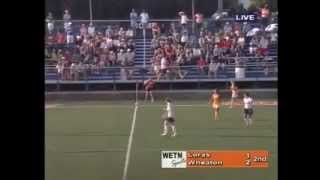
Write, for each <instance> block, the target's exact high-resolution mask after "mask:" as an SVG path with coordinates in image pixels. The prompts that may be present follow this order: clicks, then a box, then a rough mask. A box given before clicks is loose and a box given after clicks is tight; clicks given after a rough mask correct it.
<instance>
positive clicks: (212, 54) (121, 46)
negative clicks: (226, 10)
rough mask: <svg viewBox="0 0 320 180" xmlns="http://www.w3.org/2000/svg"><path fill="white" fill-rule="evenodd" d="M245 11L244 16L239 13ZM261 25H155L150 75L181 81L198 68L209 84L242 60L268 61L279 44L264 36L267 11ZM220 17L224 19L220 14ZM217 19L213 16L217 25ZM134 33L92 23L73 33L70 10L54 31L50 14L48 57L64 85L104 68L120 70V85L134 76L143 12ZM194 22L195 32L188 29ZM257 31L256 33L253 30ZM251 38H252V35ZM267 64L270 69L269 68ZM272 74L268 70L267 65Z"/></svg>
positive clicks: (184, 19)
mask: <svg viewBox="0 0 320 180" xmlns="http://www.w3.org/2000/svg"><path fill="white" fill-rule="evenodd" d="M241 11H245V10H241ZM258 12H259V13H258V14H259V18H260V21H259V23H260V25H261V26H259V27H258V28H257V27H252V25H251V24H250V23H247V22H243V23H242V22H234V21H229V22H223V23H221V22H219V25H218V26H215V28H208V25H204V24H205V23H204V16H203V14H201V13H200V12H197V13H196V14H195V16H194V17H191V18H188V15H187V13H185V12H182V11H180V12H178V16H179V17H180V21H179V22H178V24H176V23H171V24H170V26H168V27H166V28H163V27H164V26H163V25H162V24H158V23H155V22H153V23H152V24H151V31H152V40H151V48H152V50H153V56H152V58H151V69H150V70H151V72H153V73H154V74H155V75H156V77H157V79H161V78H166V79H167V78H180V79H183V78H184V77H185V76H186V75H187V74H188V72H189V70H188V66H189V65H190V66H196V67H197V69H198V71H199V73H200V74H203V75H208V77H209V78H212V77H217V74H218V71H222V72H223V71H225V67H226V66H227V65H228V64H235V65H236V66H237V65H239V66H240V65H243V64H244V61H246V59H243V58H238V57H244V56H246V57H247V56H251V57H261V58H259V59H262V60H265V59H267V60H266V61H270V58H266V57H267V56H268V54H269V47H270V44H272V43H276V42H277V33H276V32H274V31H265V28H266V27H267V26H268V24H269V23H270V19H271V18H270V17H271V16H270V15H271V14H270V10H269V9H268V6H267V5H264V6H263V7H261V8H260V9H259V10H258ZM221 14H222V15H225V14H223V13H221ZM218 16H219V15H217V13H215V14H214V15H213V16H212V20H213V22H215V23H216V22H218ZM129 18H130V27H128V29H125V27H120V26H119V25H109V26H108V27H107V28H106V29H103V30H101V29H98V28H96V27H95V24H93V23H92V22H91V23H89V24H81V26H80V27H77V28H75V27H73V24H72V19H71V15H70V13H69V11H68V10H65V12H64V14H63V29H59V28H56V27H55V23H54V18H53V15H52V13H49V14H48V16H47V18H46V22H47V33H46V49H45V55H46V58H47V60H48V63H49V64H50V63H51V64H53V65H55V66H56V69H57V72H58V74H59V76H60V77H61V79H65V80H77V79H83V78H85V76H87V75H90V74H101V73H103V72H106V71H107V70H106V69H105V67H114V66H120V67H122V68H121V70H120V76H121V79H124V80H125V79H130V78H131V75H132V73H133V70H132V69H133V68H132V66H134V56H135V53H134V52H135V51H134V48H135V45H134V41H133V37H134V35H135V34H136V29H137V28H138V25H139V23H138V22H140V23H141V24H140V25H141V26H142V28H146V26H147V24H148V22H149V14H148V13H147V12H146V11H144V10H142V12H141V13H140V15H139V16H138V13H137V12H136V11H135V10H134V9H132V11H131V13H130V15H129ZM192 19H194V22H195V27H194V32H191V30H190V28H188V25H190V23H191V22H190V21H191V20H192ZM255 28H257V29H258V30H255ZM249 34H250V35H249ZM265 64H266V63H265ZM265 67H266V68H265V72H266V74H267V73H268V68H269V66H267V65H265Z"/></svg>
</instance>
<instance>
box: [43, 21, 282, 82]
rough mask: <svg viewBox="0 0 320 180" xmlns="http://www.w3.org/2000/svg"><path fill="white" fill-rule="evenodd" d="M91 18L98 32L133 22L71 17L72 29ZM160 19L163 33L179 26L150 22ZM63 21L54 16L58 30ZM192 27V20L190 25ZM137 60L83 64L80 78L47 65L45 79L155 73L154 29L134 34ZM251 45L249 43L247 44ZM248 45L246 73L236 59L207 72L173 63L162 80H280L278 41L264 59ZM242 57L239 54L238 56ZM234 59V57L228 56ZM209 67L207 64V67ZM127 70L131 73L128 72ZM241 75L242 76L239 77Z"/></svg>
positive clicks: (209, 23)
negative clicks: (63, 75)
mask: <svg viewBox="0 0 320 180" xmlns="http://www.w3.org/2000/svg"><path fill="white" fill-rule="evenodd" d="M224 21H232V18H231V19H230V18H226V19H223V20H221V22H224ZM90 22H93V24H94V26H95V28H96V32H102V33H104V31H105V29H106V28H108V26H110V25H114V26H118V27H125V28H128V27H129V26H130V20H93V21H90V20H72V29H73V33H74V34H77V33H79V29H80V26H81V24H86V25H88V24H89V23H90ZM152 22H157V23H159V24H160V28H161V29H163V30H164V33H165V31H166V30H167V29H169V27H170V26H172V25H173V24H174V25H175V26H176V27H177V28H178V30H179V19H151V20H150V23H152ZM63 23H64V22H63V21H62V20H55V21H54V24H55V32H57V31H60V32H63V31H64V24H63ZM204 26H205V28H207V29H209V30H210V29H215V27H216V26H219V24H218V25H217V24H216V23H215V22H213V21H212V20H211V19H206V20H205V23H204ZM258 26H259V23H251V27H258ZM149 27H150V26H149ZM188 28H191V23H189V27H188ZM134 41H135V44H136V45H135V54H136V55H135V64H134V66H133V67H105V68H101V69H92V68H82V70H79V71H78V72H79V74H80V77H79V78H77V79H73V80H71V79H70V78H68V80H63V79H61V78H59V77H58V73H57V69H56V68H55V66H51V65H46V67H45V77H46V83H49V84H50V83H59V82H65V83H72V82H86V83H100V82H101V83H103V82H122V81H125V82H130V81H136V80H144V79H146V78H148V77H150V76H155V74H154V72H153V70H152V67H151V61H150V58H151V56H152V54H153V53H152V50H151V47H150V46H151V45H150V42H151V31H148V32H147V34H146V36H142V31H137V33H136V35H135V37H134ZM65 47H66V48H72V45H71V46H70V45H66V46H65ZM246 47H248V44H247V45H246ZM247 54H248V48H247V50H246V54H245V57H240V59H245V64H244V65H242V66H241V68H242V69H241V71H243V72H242V74H243V75H237V72H236V69H238V70H239V67H238V66H237V65H236V64H235V63H229V64H227V65H225V66H224V67H222V66H220V68H218V70H217V73H216V75H215V76H214V75H212V76H208V72H207V70H206V71H205V72H201V71H200V70H199V67H197V66H196V65H192V66H179V67H170V68H169V70H170V69H171V71H169V72H170V73H168V75H167V76H166V77H162V79H161V81H170V80H175V81H199V80H206V81H208V80H209V81H210V80H212V81H219V80H225V79H238V80H241V79H243V80H250V79H251V80H277V61H278V57H277V45H276V44H273V45H271V47H270V49H269V57H270V58H271V60H269V61H267V62H266V61H263V60H262V59H263V58H258V57H249V56H248V55H247ZM238 58H239V57H238ZM229 59H232V58H229ZM206 68H208V67H206ZM65 71H66V72H68V73H71V71H72V70H71V69H69V70H68V69H66V68H65ZM180 71H183V72H187V74H186V75H185V76H184V77H183V78H181V77H180V76H179V75H178V74H179V72H180ZM128 72H130V74H129V75H128ZM237 76H240V77H237Z"/></svg>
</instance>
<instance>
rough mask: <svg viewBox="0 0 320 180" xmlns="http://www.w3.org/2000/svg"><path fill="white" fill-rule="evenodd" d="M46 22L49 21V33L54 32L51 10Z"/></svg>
mask: <svg viewBox="0 0 320 180" xmlns="http://www.w3.org/2000/svg"><path fill="white" fill-rule="evenodd" d="M46 22H47V23H48V24H47V27H48V31H49V33H51V32H53V29H54V23H53V16H52V13H51V12H49V13H48V16H47V18H46Z"/></svg>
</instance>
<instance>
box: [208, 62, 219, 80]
mask: <svg viewBox="0 0 320 180" xmlns="http://www.w3.org/2000/svg"><path fill="white" fill-rule="evenodd" d="M217 71H218V64H217V63H214V62H213V60H211V61H210V64H209V70H208V78H212V75H213V78H216V77H217Z"/></svg>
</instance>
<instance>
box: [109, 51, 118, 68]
mask: <svg viewBox="0 0 320 180" xmlns="http://www.w3.org/2000/svg"><path fill="white" fill-rule="evenodd" d="M108 60H109V64H110V65H115V64H116V62H117V56H116V54H115V53H114V52H113V51H110V52H109V57H108Z"/></svg>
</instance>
